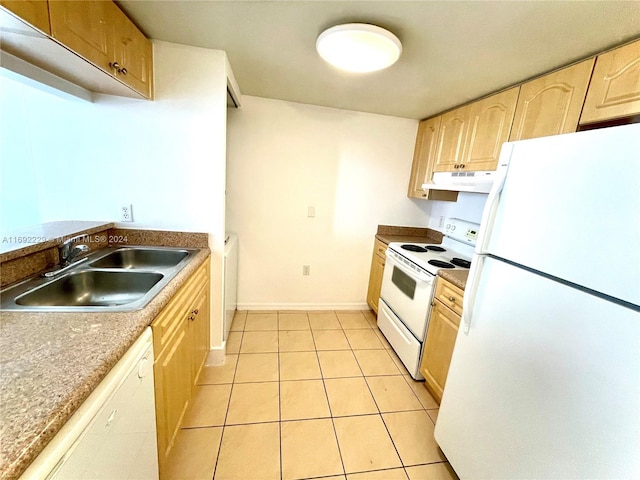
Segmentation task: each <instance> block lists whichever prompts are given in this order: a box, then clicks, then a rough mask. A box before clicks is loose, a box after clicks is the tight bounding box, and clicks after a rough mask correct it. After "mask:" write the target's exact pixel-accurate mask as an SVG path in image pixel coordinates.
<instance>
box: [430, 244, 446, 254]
mask: <svg viewBox="0 0 640 480" xmlns="http://www.w3.org/2000/svg"><path fill="white" fill-rule="evenodd" d="M426 248H427V250H431V251H432V252H446V251H447V249H446V248H442V247H438V246H437V245H427V247H426Z"/></svg>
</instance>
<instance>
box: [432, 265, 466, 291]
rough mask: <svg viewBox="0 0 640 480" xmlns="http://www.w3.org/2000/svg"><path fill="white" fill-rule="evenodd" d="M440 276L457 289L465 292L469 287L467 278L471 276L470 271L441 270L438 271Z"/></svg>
mask: <svg viewBox="0 0 640 480" xmlns="http://www.w3.org/2000/svg"><path fill="white" fill-rule="evenodd" d="M438 275H440V276H441V277H442V278H444V279H445V280H447V281H448V282H451V283H453V284H454V285H455V286H456V287H458V288H460V289H462V290H464V288H465V287H466V286H467V277H468V276H469V270H446V269H444V268H441V269H440V270H439V271H438Z"/></svg>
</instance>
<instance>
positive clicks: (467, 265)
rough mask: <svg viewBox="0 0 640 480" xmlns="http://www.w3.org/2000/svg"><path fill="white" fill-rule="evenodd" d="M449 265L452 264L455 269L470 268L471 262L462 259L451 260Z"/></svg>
mask: <svg viewBox="0 0 640 480" xmlns="http://www.w3.org/2000/svg"><path fill="white" fill-rule="evenodd" d="M451 263H453V264H454V265H455V266H456V267H462V268H471V262H470V261H469V260H465V259H464V258H452V259H451Z"/></svg>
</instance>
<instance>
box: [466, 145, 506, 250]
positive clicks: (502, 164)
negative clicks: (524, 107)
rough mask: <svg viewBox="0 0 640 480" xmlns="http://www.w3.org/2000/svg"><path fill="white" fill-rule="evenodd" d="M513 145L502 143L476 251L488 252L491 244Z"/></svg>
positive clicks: (481, 222)
mask: <svg viewBox="0 0 640 480" xmlns="http://www.w3.org/2000/svg"><path fill="white" fill-rule="evenodd" d="M512 150H513V145H512V144H510V143H505V144H503V145H502V150H501V153H500V161H499V162H498V169H497V171H496V179H495V181H494V183H493V187H492V188H491V191H490V192H489V195H488V196H487V203H486V204H485V207H484V210H483V212H482V220H481V221H480V232H479V233H478V241H477V242H476V250H475V251H476V253H487V247H488V245H489V232H490V231H491V227H492V225H493V219H494V218H495V216H496V210H497V209H498V203H499V200H500V194H501V193H502V189H503V188H504V182H505V180H506V179H507V168H508V167H509V160H510V159H511V152H512Z"/></svg>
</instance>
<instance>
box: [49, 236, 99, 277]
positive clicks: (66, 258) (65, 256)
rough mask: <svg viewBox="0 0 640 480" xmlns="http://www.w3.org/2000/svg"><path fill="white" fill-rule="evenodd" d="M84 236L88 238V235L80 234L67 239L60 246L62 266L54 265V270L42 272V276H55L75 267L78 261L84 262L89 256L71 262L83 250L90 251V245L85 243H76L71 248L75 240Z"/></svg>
mask: <svg viewBox="0 0 640 480" xmlns="http://www.w3.org/2000/svg"><path fill="white" fill-rule="evenodd" d="M82 238H86V235H78V236H75V237H73V238H69V239H68V240H65V241H64V243H63V244H62V245H60V246H59V247H58V254H59V257H60V266H59V267H54V269H53V270H50V271H48V272H45V273H42V274H41V276H43V277H46V278H54V277H57V276H58V275H60V274H62V273H64V272H66V271H67V270H69V269H70V268H73V267H74V266H76V265H77V264H78V263H82V262H84V261H85V260H86V259H87V258H88V257H84V258H81V259H80V260H78V261H76V262H75V263H73V264H72V263H71V262H73V259H74V258H76V257H77V256H78V255H79V254H80V253H81V252H88V251H89V247H88V246H86V245H83V244H80V245H76V246H75V247H73V248H71V246H72V245H73V242H76V241H78V240H80V239H82Z"/></svg>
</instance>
